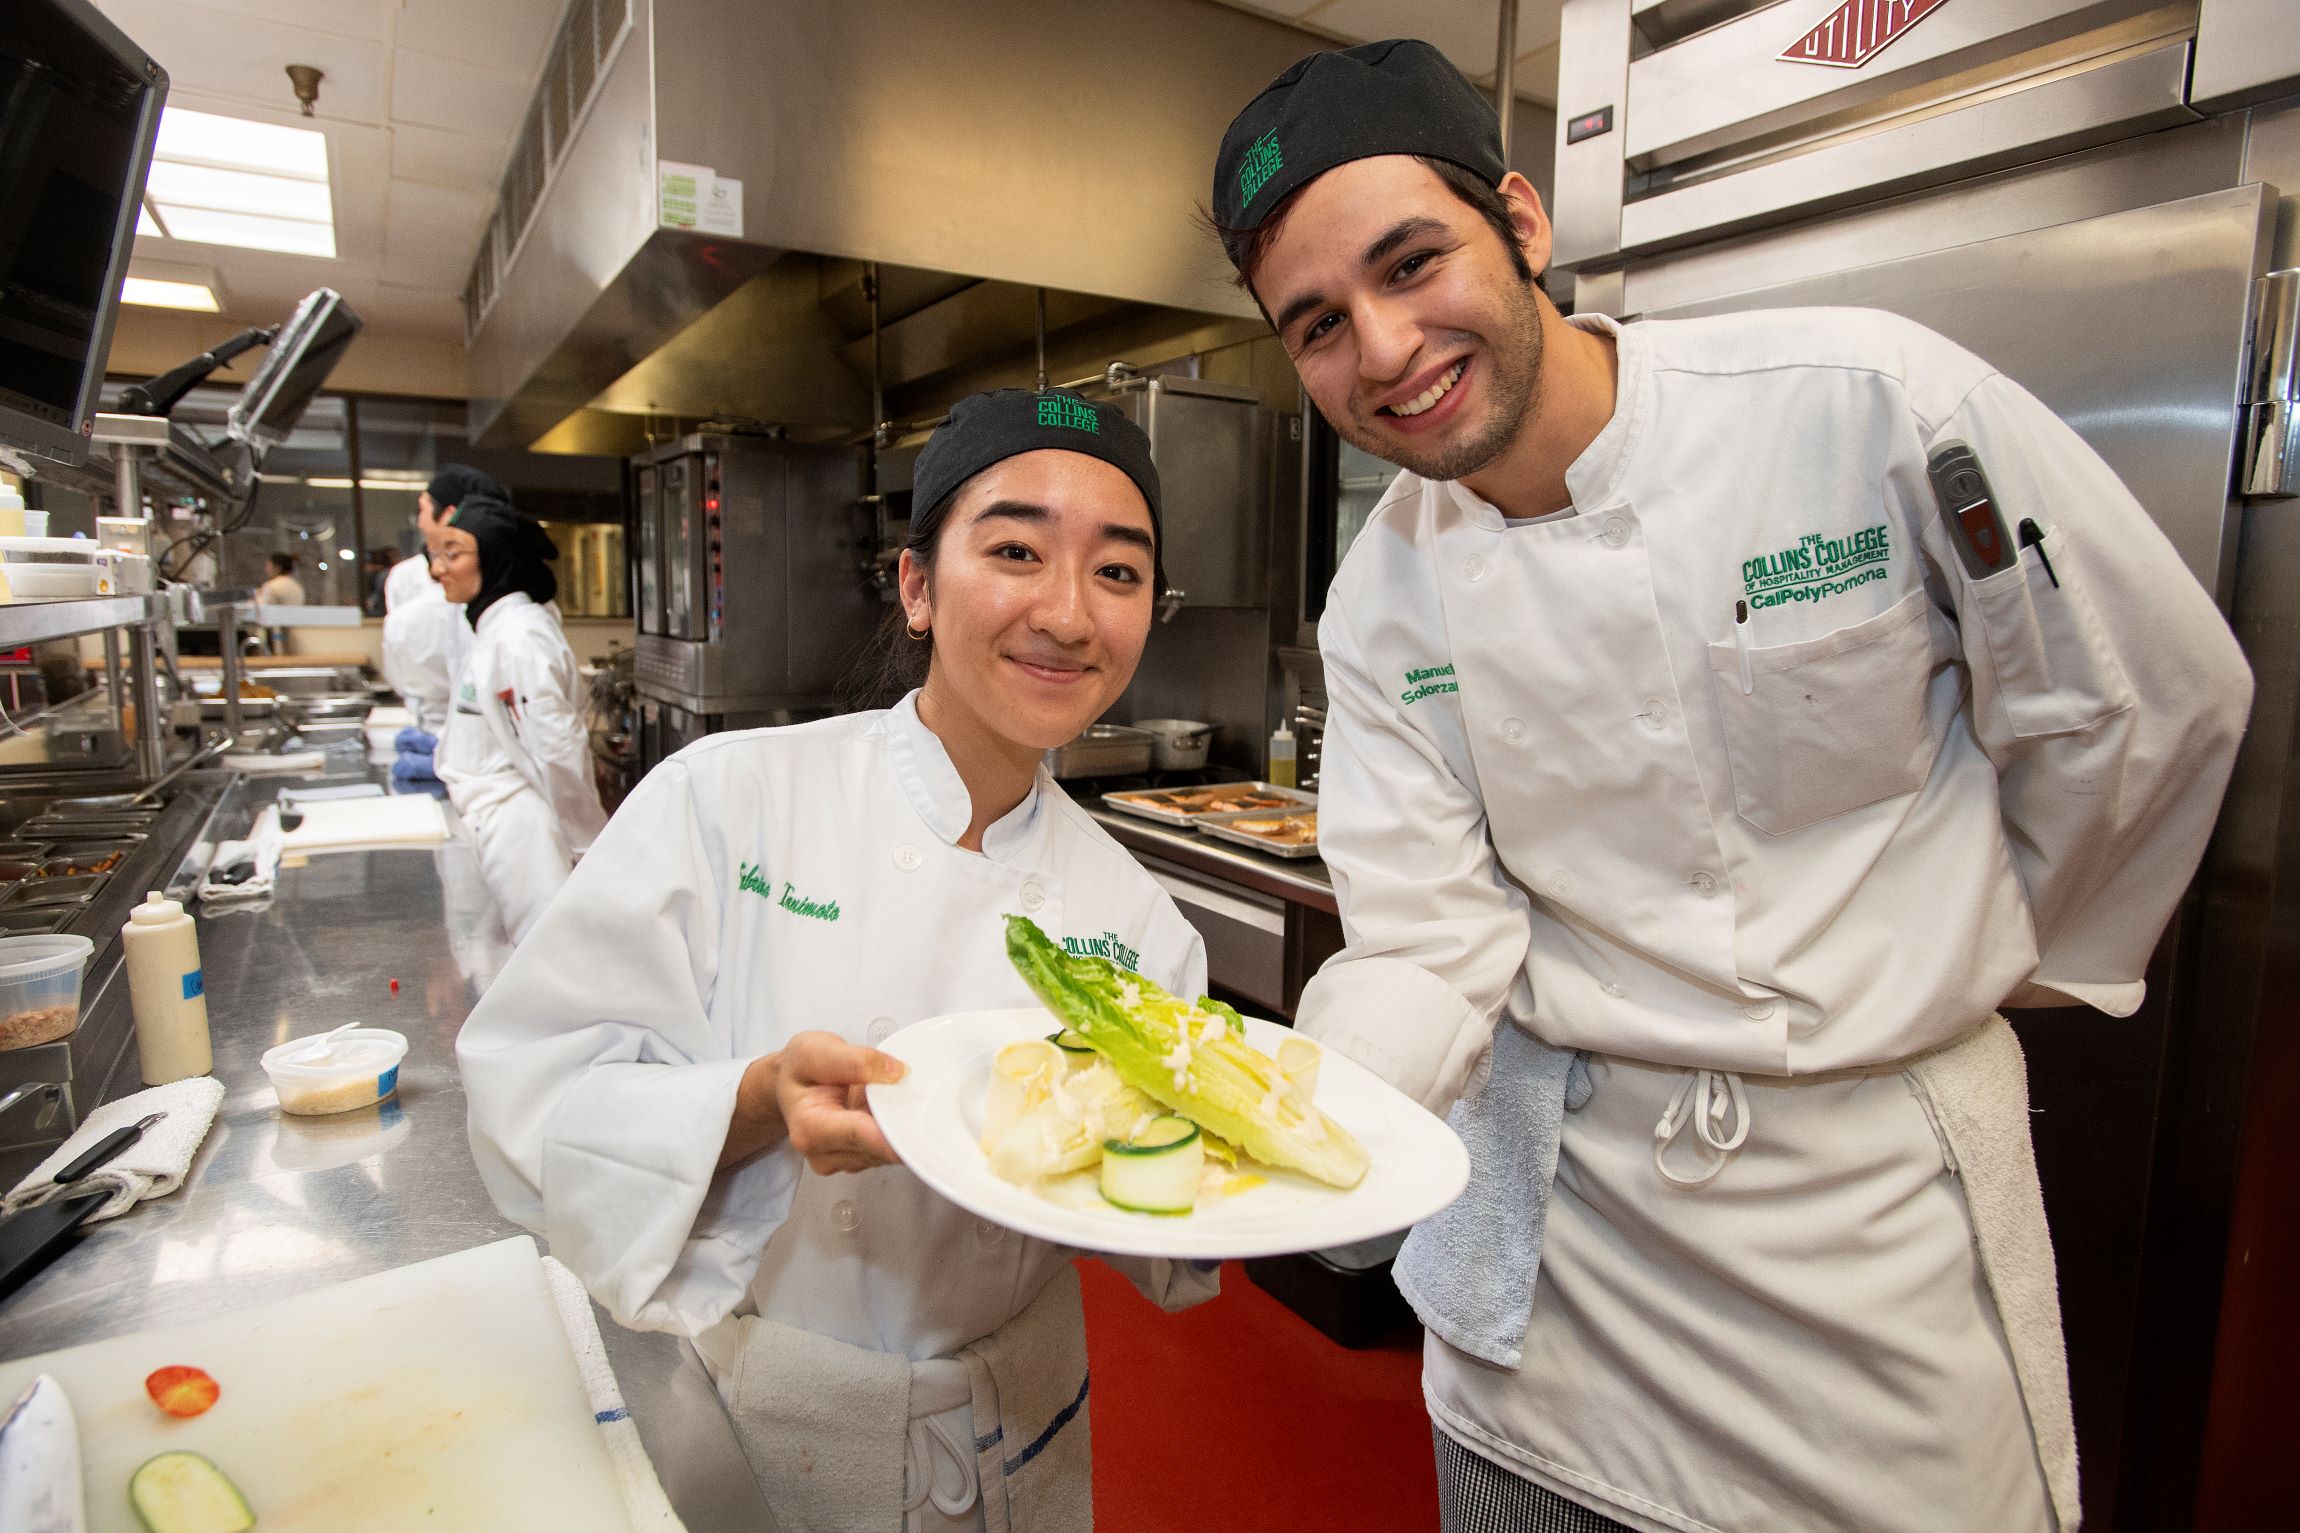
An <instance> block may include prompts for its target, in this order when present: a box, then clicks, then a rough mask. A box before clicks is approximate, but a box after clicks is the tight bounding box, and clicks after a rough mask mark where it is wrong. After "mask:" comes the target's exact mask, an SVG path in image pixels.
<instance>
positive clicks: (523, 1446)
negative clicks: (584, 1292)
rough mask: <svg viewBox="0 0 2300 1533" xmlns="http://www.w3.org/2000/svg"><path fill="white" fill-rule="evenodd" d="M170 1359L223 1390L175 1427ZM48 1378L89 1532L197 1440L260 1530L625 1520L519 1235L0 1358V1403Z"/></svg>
mask: <svg viewBox="0 0 2300 1533" xmlns="http://www.w3.org/2000/svg"><path fill="white" fill-rule="evenodd" d="M171 1363H185V1364H190V1365H191V1366H193V1367H196V1368H204V1369H206V1370H207V1371H208V1372H209V1373H210V1374H211V1375H213V1376H214V1378H215V1380H216V1382H217V1384H218V1385H219V1386H221V1388H222V1394H221V1396H220V1397H219V1398H218V1399H217V1401H216V1404H215V1405H214V1407H213V1408H211V1409H210V1410H209V1411H208V1412H207V1413H206V1414H204V1415H201V1416H195V1417H193V1418H192V1419H190V1420H188V1421H179V1420H177V1419H175V1418H173V1417H171V1416H168V1415H166V1414H165V1413H163V1412H162V1411H161V1410H160V1409H159V1407H158V1406H156V1405H154V1404H153V1403H152V1400H151V1397H150V1396H149V1395H147V1394H146V1393H145V1392H144V1376H145V1375H146V1374H148V1373H150V1372H151V1371H152V1370H153V1369H155V1368H160V1367H165V1366H167V1365H169V1364H171ZM40 1373H50V1374H54V1375H55V1377H56V1379H57V1381H58V1382H60V1383H61V1384H62V1385H63V1386H64V1392H65V1393H66V1394H67V1395H69V1396H70V1397H71V1400H72V1409H73V1410H74V1412H76V1413H77V1414H78V1416H79V1418H80V1456H81V1462H82V1464H83V1466H84V1472H85V1477H86V1485H87V1496H88V1527H89V1529H90V1530H91V1533H141V1527H142V1525H141V1524H140V1523H139V1522H138V1521H137V1518H136V1514H135V1512H134V1511H133V1510H132V1509H131V1508H130V1507H129V1505H128V1477H129V1476H130V1475H132V1474H134V1473H135V1471H136V1468H137V1466H138V1465H140V1464H142V1463H143V1462H144V1461H145V1460H146V1459H148V1458H150V1457H151V1456H152V1455H153V1454H155V1453H163V1452H166V1451H168V1450H170V1449H176V1448H185V1449H189V1450H191V1451H192V1452H195V1453H201V1454H205V1455H206V1456H207V1457H208V1458H210V1459H212V1460H214V1461H215V1463H216V1465H217V1466H218V1467H219V1468H221V1469H222V1470H223V1471H224V1473H226V1474H228V1475H230V1476H231V1478H232V1480H233V1482H234V1483H235V1484H237V1485H238V1486H239V1488H240V1490H241V1491H242V1492H243V1493H244V1494H245V1495H246V1496H247V1499H248V1505H249V1506H250V1507H252V1508H253V1509H254V1511H255V1514H256V1527H257V1528H258V1529H259V1530H260V1533H290V1530H305V1529H308V1530H311V1533H387V1530H388V1533H408V1530H410V1529H422V1530H425V1533H515V1530H521V1529H530V1528H532V1529H550V1530H552V1533H631V1524H630V1521H629V1520H628V1519H627V1518H626V1517H625V1516H624V1513H623V1498H622V1496H621V1494H620V1493H619V1492H618V1490H617V1489H616V1485H615V1478H614V1474H613V1472H612V1471H611V1470H610V1469H609V1467H608V1460H607V1440H606V1436H605V1434H604V1433H603V1432H602V1431H601V1430H600V1428H599V1425H598V1423H597V1421H596V1420H595V1419H594V1418H593V1416H592V1412H591V1405H590V1401H589V1399H588V1397H586V1395H585V1394H584V1392H583V1379H582V1375H581V1374H580V1373H578V1372H577V1371H576V1367H575V1358H574V1354H573V1353H572V1352H571V1351H570V1350H569V1348H568V1343H567V1334H566V1332H565V1331H564V1330H563V1329H561V1327H560V1324H559V1317H558V1314H557V1313H556V1311H555V1310H554V1309H553V1308H552V1302H551V1294H550V1290H549V1289H548V1288H546V1287H545V1286H544V1278H543V1268H542V1266H541V1263H540V1260H539V1258H538V1257H537V1255H536V1252H535V1242H534V1241H532V1240H529V1239H528V1238H527V1237H525V1236H518V1237H515V1238H513V1239H510V1240H504V1241H499V1242H497V1243H496V1244H494V1245H490V1246H480V1247H477V1248H476V1249H474V1250H470V1251H460V1252H458V1253H456V1254H455V1255H453V1256H442V1257H440V1258H438V1259H437V1260H436V1261H428V1262H421V1263H418V1264H417V1265H415V1266H412V1267H400V1268H396V1269H394V1270H392V1271H390V1272H379V1273H376V1274H374V1275H373V1276H371V1277H364V1278H356V1279H354V1280H353V1281H351V1282H348V1283H340V1284H337V1285H336V1286H335V1287H332V1288H321V1289H315V1290H314V1291H312V1292H310V1293H307V1294H303V1295H300V1296H298V1297H296V1298H293V1299H289V1300H285V1301H283V1302H281V1303H277V1304H271V1305H267V1306H263V1307H261V1308H258V1309H252V1310H243V1311H241V1312H240V1313H238V1314H231V1315H220V1316H217V1317H216V1318H214V1319H212V1320H202V1321H198V1322H195V1323H193V1324H191V1325H182V1326H174V1327H171V1328H169V1329H167V1330H163V1331H145V1332H142V1333H140V1334H137V1335H133V1336H121V1337H116V1338H114V1339H113V1340H111V1341H99V1342H95V1343H92V1344H91V1345H88V1346H85V1347H72V1348H68V1349H66V1350H64V1351H61V1352H50V1353H47V1354H46V1355H44V1356H41V1357H28V1358H22V1359H19V1360H16V1361H12V1362H7V1363H0V1409H4V1408H5V1406H6V1402H8V1401H12V1400H14V1399H15V1398H16V1396H17V1395H18V1394H20V1393H21V1392H22V1391H23V1390H24V1388H25V1386H26V1385H28V1384H29V1383H31V1381H32V1378H33V1376H34V1375H35V1374H40Z"/></svg>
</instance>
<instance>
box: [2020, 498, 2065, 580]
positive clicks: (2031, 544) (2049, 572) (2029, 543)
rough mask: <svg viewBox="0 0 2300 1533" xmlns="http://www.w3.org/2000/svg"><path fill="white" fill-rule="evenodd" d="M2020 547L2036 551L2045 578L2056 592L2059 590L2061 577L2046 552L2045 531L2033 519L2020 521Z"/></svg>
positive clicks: (2025, 518) (2024, 518) (2028, 518)
mask: <svg viewBox="0 0 2300 1533" xmlns="http://www.w3.org/2000/svg"><path fill="white" fill-rule="evenodd" d="M2020 546H2021V547H2023V548H2033V549H2035V550H2036V562H2037V563H2039V564H2041V565H2043V566H2044V578H2045V579H2047V580H2049V581H2051V582H2052V588H2053V589H2054V590H2056V591H2057V590H2059V589H2060V576H2058V575H2056V574H2054V573H2053V569H2052V556H2051V555H2050V554H2048V553H2046V552H2045V551H2044V529H2043V528H2041V527H2039V526H2038V525H2037V524H2036V520H2035V518H2033V517H2026V516H2024V517H2022V518H2021V520H2020Z"/></svg>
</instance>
